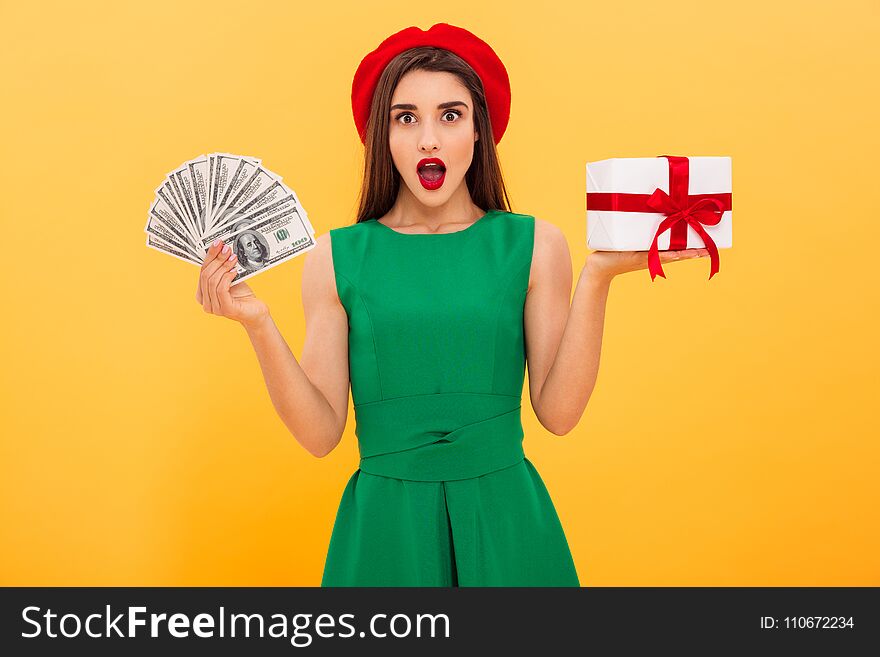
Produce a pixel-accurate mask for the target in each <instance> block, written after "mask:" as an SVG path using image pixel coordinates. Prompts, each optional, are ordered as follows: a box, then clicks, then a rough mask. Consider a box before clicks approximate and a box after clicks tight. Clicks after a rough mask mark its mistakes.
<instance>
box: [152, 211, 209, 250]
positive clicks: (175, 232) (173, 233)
mask: <svg viewBox="0 0 880 657" xmlns="http://www.w3.org/2000/svg"><path fill="white" fill-rule="evenodd" d="M162 205H163V202H162V200H161V199H160V200H158V201H156V202H155V203H154V204H153V207H152V208H151V209H150V214H149V216H148V217H147V225H146V227H145V228H144V231H145V232H147V233H152V234H153V235H155V236H156V237H158V238H160V239H161V240H162V241H163V242H165V243H167V244H169V245H172V246H174V247H175V248H176V249H177V250H178V251H181V252H183V253H186V254H188V255H189V256H190V257H191V258H193V259H194V260H196V261H198V262H201V261H203V260H204V251H202V250H201V249H200V247H199V248H197V247H195V246H193V245H191V244H190V242H189V239H188V238H187V237H186V235H185V234H184V233H183V231H182V230H181V229H180V227H179V226H178V225H177V224H176V223H175V222H174V221H173V220H172V221H170V222H168V221H166V220H165V218H164V217H163V215H162V213H161V207H162Z"/></svg>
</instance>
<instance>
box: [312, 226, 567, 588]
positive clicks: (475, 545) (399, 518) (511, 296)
mask: <svg viewBox="0 0 880 657" xmlns="http://www.w3.org/2000/svg"><path fill="white" fill-rule="evenodd" d="M534 234H535V219H534V217H532V216H529V215H523V214H515V213H509V212H504V211H501V210H491V211H489V212H487V213H486V214H485V215H483V216H482V217H480V219H478V220H477V221H476V223H474V224H471V225H470V226H468V227H467V228H466V229H464V230H461V231H458V232H454V233H436V234H407V233H400V232H397V231H395V230H394V229H392V228H389V227H388V226H385V225H384V224H381V223H379V222H377V221H376V220H375V219H371V220H369V221H365V222H361V223H357V224H353V225H350V226H344V227H341V228H335V229H333V230H331V231H330V236H331V245H332V246H331V248H332V253H333V266H334V268H335V270H336V288H337V292H338V294H339V298H340V300H341V302H342V305H343V306H344V307H345V311H346V313H347V314H348V321H349V371H350V378H351V390H352V398H353V401H354V411H355V420H356V426H355V434H356V435H357V438H358V448H359V452H360V463H359V468H358V469H357V470H356V471H355V472H354V474H353V475H352V476H351V478H350V479H349V480H348V483H347V484H346V486H345V489H344V491H343V493H342V500H341V502H340V504H339V508H338V511H337V513H336V520H335V522H334V525H333V533H332V535H331V538H330V545H329V548H328V552H327V558H326V561H325V565H324V574H323V578H322V581H321V586H579V585H580V584H579V581H578V576H577V571H576V570H575V566H574V562H573V560H572V556H571V552H570V550H569V546H568V542H567V540H566V538H565V534H564V532H563V529H562V525H561V524H560V521H559V517H558V515H557V513H556V509H555V508H554V506H553V502H552V501H551V498H550V495H549V493H548V491H547V488H546V487H545V485H544V482H543V481H542V480H541V477H540V476H539V475H538V472H537V471H536V470H535V467H534V466H533V465H532V463H531V462H530V461H529V460H528V459H527V458H526V457H525V454H524V452H523V445H522V441H523V427H522V423H521V421H520V408H521V403H522V388H523V380H524V376H525V341H524V334H523V307H524V304H525V298H526V290H527V288H528V281H529V271H530V267H531V262H532V250H533V245H534Z"/></svg>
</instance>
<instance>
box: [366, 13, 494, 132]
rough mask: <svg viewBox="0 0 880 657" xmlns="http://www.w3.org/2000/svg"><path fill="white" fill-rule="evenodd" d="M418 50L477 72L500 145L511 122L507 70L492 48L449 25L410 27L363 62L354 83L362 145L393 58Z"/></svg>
mask: <svg viewBox="0 0 880 657" xmlns="http://www.w3.org/2000/svg"><path fill="white" fill-rule="evenodd" d="M418 46H436V47H438V48H445V49H446V50H449V51H452V52H454V53H455V54H456V55H458V56H459V57H461V58H462V59H463V60H464V61H466V62H467V63H468V64H469V65H470V67H471V68H472V69H474V71H475V72H476V74H477V75H478V76H480V80H481V81H482V82H483V89H484V90H485V92H486V105H487V106H488V108H489V119H490V120H491V122H492V132H493V133H494V137H495V143H496V144H497V143H498V142H499V141H501V136H502V135H503V134H504V131H505V130H506V129H507V122H508V120H509V119H510V80H509V79H508V77H507V69H505V68H504V64H503V63H502V62H501V60H500V59H499V58H498V55H496V54H495V51H494V50H492V48H491V47H489V44H487V43H486V42H485V41H483V40H482V39H480V38H479V37H477V36H475V35H474V34H471V33H470V32H468V31H467V30H465V29H463V28H461V27H456V26H454V25H450V24H448V23H437V24H436V25H432V26H431V29H429V30H427V31H425V30H422V29H420V28H418V27H415V26H413V27H407V28H406V29H403V30H401V31H400V32H396V33H395V34H392V35H391V36H390V37H388V38H387V39H385V40H384V41H383V42H382V43H380V44H379V46H378V47H377V48H376V49H375V50H373V51H372V52H371V53H370V54H368V55H367V56H366V57H364V58H363V59H362V60H361V63H360V65H359V66H358V68H357V71H355V74H354V80H352V83H351V111H352V113H353V114H354V123H355V126H356V127H357V131H358V135H359V136H360V138H361V141H362V142H365V141H366V138H367V119H368V118H369V116H370V105H371V103H372V101H373V92H374V91H375V90H376V84H377V83H378V82H379V76H380V75H382V71H384V70H385V67H386V66H387V65H388V63H389V62H390V61H391V60H392V59H394V57H396V56H397V55H399V54H400V53H402V52H403V51H405V50H409V49H410V48H416V47H418Z"/></svg>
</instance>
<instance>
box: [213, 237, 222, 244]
mask: <svg viewBox="0 0 880 657" xmlns="http://www.w3.org/2000/svg"><path fill="white" fill-rule="evenodd" d="M218 244H220V238H219V237H218V238H217V239H215V240H214V241H213V242H212V243H211V246H217V245H218Z"/></svg>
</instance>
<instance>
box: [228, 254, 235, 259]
mask: <svg viewBox="0 0 880 657" xmlns="http://www.w3.org/2000/svg"><path fill="white" fill-rule="evenodd" d="M227 260H235V254H234V253H230V254H229V257H228V258H227Z"/></svg>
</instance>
